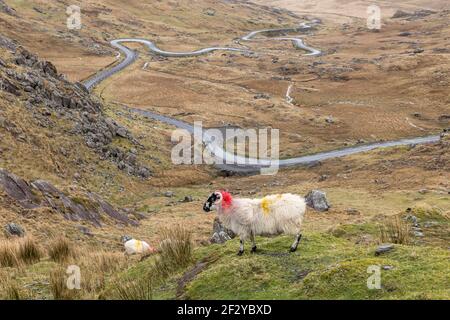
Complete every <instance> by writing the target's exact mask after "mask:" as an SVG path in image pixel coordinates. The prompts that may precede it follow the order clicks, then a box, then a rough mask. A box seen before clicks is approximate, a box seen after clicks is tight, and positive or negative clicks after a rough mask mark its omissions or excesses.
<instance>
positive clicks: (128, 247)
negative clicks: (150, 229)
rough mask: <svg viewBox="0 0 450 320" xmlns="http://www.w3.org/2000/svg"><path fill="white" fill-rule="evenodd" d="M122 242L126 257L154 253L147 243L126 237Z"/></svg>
mask: <svg viewBox="0 0 450 320" xmlns="http://www.w3.org/2000/svg"><path fill="white" fill-rule="evenodd" d="M122 242H123V245H124V247H125V253H126V254H127V255H133V254H149V253H153V252H154V251H155V249H154V248H152V247H151V246H150V245H149V244H148V243H147V242H145V241H141V240H136V239H132V238H130V237H128V236H124V237H122Z"/></svg>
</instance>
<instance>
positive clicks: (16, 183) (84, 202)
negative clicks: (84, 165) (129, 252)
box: [0, 169, 138, 227]
mask: <svg viewBox="0 0 450 320" xmlns="http://www.w3.org/2000/svg"><path fill="white" fill-rule="evenodd" d="M1 189H3V190H4V191H5V193H6V194H7V195H8V196H9V197H10V198H12V199H14V200H15V201H17V203H18V204H19V205H20V206H22V207H23V208H26V209H35V208H41V207H47V208H51V209H53V210H55V211H56V212H58V213H60V214H61V215H63V216H64V218H66V219H67V220H71V221H89V222H91V223H93V224H94V225H95V226H98V227H100V226H102V223H101V222H102V221H103V220H104V216H103V215H105V214H106V215H107V216H108V217H109V218H112V219H113V220H115V221H116V222H119V223H121V224H123V225H132V226H136V225H137V224H138V223H137V222H136V221H134V220H131V219H129V218H128V216H127V215H126V214H125V213H124V211H123V210H121V209H115V208H113V206H112V205H110V204H109V203H108V202H106V201H105V200H103V199H102V198H101V197H100V196H98V195H96V194H94V193H89V192H88V193H84V194H77V196H76V197H71V196H68V195H66V194H65V193H63V192H61V191H60V190H58V189H57V188H56V187H55V186H53V185H52V184H50V183H49V182H47V181H44V180H36V181H33V182H31V183H28V182H27V181H25V180H23V179H22V178H20V177H17V176H16V175H14V174H12V173H9V172H7V171H6V170H3V169H0V190H1Z"/></svg>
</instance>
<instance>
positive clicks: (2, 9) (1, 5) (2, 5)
mask: <svg viewBox="0 0 450 320" xmlns="http://www.w3.org/2000/svg"><path fill="white" fill-rule="evenodd" d="M0 12H4V13H6V14H9V15H10V16H17V13H16V10H14V9H13V8H11V7H10V6H8V5H7V4H6V3H5V2H4V1H3V0H0Z"/></svg>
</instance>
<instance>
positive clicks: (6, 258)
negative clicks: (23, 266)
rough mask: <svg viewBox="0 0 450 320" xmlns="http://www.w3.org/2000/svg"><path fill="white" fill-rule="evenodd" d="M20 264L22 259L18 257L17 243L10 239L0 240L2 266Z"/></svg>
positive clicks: (0, 264)
mask: <svg viewBox="0 0 450 320" xmlns="http://www.w3.org/2000/svg"><path fill="white" fill-rule="evenodd" d="M19 265H20V260H19V259H18V257H17V244H16V243H15V242H14V241H10V240H6V241H2V242H0V266H1V267H18V266H19Z"/></svg>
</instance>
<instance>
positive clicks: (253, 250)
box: [250, 233, 256, 253]
mask: <svg viewBox="0 0 450 320" xmlns="http://www.w3.org/2000/svg"><path fill="white" fill-rule="evenodd" d="M250 238H251V240H252V251H251V253H255V252H256V241H255V235H254V234H253V233H252V234H251V235H250Z"/></svg>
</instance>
